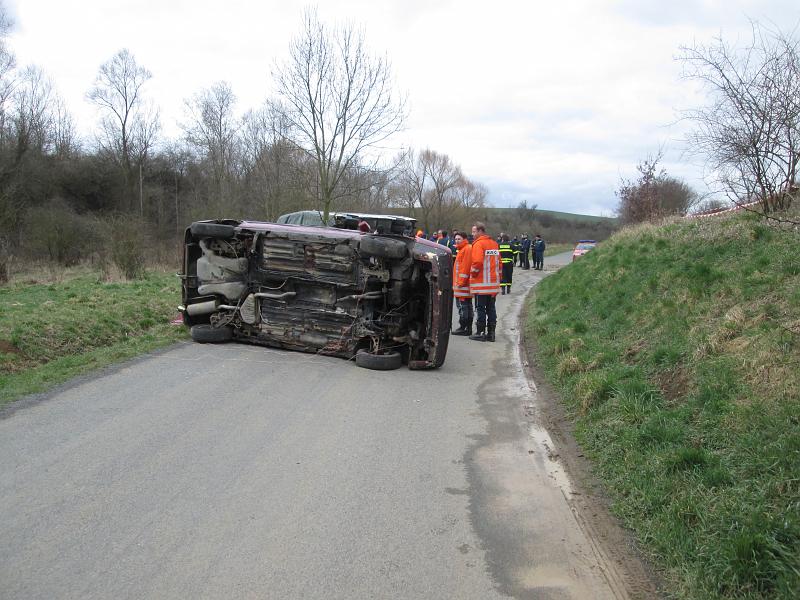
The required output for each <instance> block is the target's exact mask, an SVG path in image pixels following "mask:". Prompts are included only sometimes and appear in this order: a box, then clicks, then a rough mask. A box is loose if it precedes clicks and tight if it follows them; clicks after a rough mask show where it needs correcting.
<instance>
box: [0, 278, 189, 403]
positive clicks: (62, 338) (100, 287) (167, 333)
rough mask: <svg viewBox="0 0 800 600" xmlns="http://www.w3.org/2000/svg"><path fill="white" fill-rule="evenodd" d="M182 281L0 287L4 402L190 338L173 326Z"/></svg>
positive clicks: (95, 281) (0, 362)
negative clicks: (171, 322)
mask: <svg viewBox="0 0 800 600" xmlns="http://www.w3.org/2000/svg"><path fill="white" fill-rule="evenodd" d="M179 283H180V282H179V280H178V279H177V278H176V277H175V275H174V274H165V273H158V272H150V273H148V274H147V275H146V277H145V278H143V279H141V280H137V281H130V282H111V283H109V282H104V281H102V280H101V278H100V276H99V275H98V274H96V273H85V272H84V273H80V274H78V275H75V276H67V277H66V278H64V279H63V280H62V281H60V282H54V283H39V282H28V283H26V282H20V281H17V282H14V283H12V284H9V285H7V286H4V287H0V405H3V404H5V403H8V402H10V401H12V400H15V399H17V398H19V397H21V396H23V395H25V394H30V393H34V392H42V391H45V390H47V389H49V388H52V387H53V386H55V385H57V384H60V383H63V382H65V381H67V380H68V379H70V378H72V377H75V376H76V375H79V374H82V373H86V372H88V371H90V370H92V369H96V368H98V367H102V366H105V365H108V364H112V363H114V362H118V361H121V360H124V359H126V358H130V357H133V356H136V355H139V354H143V353H145V352H148V351H150V350H153V349H155V348H159V347H162V346H165V345H168V344H171V343H173V342H175V341H177V340H181V339H185V338H186V331H185V329H184V328H183V327H178V326H174V325H170V324H169V321H170V320H171V319H173V318H175V316H176V315H177V310H176V307H177V305H178V304H179V303H180V285H179Z"/></svg>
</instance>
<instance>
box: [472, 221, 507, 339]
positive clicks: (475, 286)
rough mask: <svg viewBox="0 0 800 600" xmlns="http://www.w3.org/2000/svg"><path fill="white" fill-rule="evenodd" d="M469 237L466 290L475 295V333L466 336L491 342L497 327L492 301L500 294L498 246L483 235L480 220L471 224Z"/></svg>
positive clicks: (483, 229) (484, 228)
mask: <svg viewBox="0 0 800 600" xmlns="http://www.w3.org/2000/svg"><path fill="white" fill-rule="evenodd" d="M472 236H473V238H474V240H473V242H472V252H471V255H472V256H471V261H472V267H471V269H470V272H469V291H470V292H471V293H472V295H473V296H474V297H475V312H476V314H477V319H476V321H475V335H471V336H469V339H471V340H476V341H480V342H493V341H494V336H495V329H496V327H497V310H496V308H495V302H496V300H497V294H499V293H500V249H499V248H498V246H497V242H495V241H494V240H493V239H492V238H490V237H489V236H488V235H486V225H484V224H483V223H480V222H478V223H475V225H473V226H472ZM484 332H485V333H484Z"/></svg>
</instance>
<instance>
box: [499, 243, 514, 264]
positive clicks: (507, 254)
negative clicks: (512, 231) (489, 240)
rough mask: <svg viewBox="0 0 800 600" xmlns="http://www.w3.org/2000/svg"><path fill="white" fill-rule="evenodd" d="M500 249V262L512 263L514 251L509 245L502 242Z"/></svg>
mask: <svg viewBox="0 0 800 600" xmlns="http://www.w3.org/2000/svg"><path fill="white" fill-rule="evenodd" d="M499 249H500V262H502V263H503V264H506V263H513V262H514V250H513V249H512V248H511V246H510V245H509V244H506V243H505V242H503V243H502V244H500V246H499Z"/></svg>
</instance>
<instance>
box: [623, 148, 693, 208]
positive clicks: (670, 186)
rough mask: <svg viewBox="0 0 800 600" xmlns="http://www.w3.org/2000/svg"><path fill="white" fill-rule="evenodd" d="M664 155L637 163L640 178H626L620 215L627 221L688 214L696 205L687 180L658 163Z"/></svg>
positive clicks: (659, 154)
mask: <svg viewBox="0 0 800 600" xmlns="http://www.w3.org/2000/svg"><path fill="white" fill-rule="evenodd" d="M661 157H662V154H661V152H659V153H658V154H657V155H656V156H655V157H652V156H651V157H648V158H646V159H645V160H643V161H642V162H640V163H639V164H638V165H637V166H636V170H637V171H638V172H639V177H638V178H637V179H636V180H635V181H632V180H626V179H623V180H622V181H621V182H620V187H619V189H618V190H617V197H618V198H619V205H618V206H617V214H618V215H619V218H620V221H621V222H622V223H624V224H631V223H641V222H644V221H652V220H655V219H660V218H663V217H666V216H668V215H686V214H687V213H688V212H689V210H690V209H691V208H692V206H694V205H695V204H696V203H697V201H698V197H697V194H696V193H695V192H694V191H693V190H692V188H691V187H689V186H688V185H687V184H686V183H684V182H683V181H681V180H679V179H677V178H675V177H672V176H670V175H668V174H667V172H666V171H665V170H664V169H662V168H660V167H659V166H658V163H659V162H660V161H661Z"/></svg>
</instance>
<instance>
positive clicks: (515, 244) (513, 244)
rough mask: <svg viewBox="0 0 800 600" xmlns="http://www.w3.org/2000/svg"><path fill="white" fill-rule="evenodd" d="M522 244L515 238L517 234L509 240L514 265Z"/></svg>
mask: <svg viewBox="0 0 800 600" xmlns="http://www.w3.org/2000/svg"><path fill="white" fill-rule="evenodd" d="M521 247H522V246H521V245H520V243H519V240H518V239H517V236H514V239H513V240H511V250H512V251H513V252H514V266H516V264H517V261H518V260H519V251H520V248H521Z"/></svg>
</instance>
